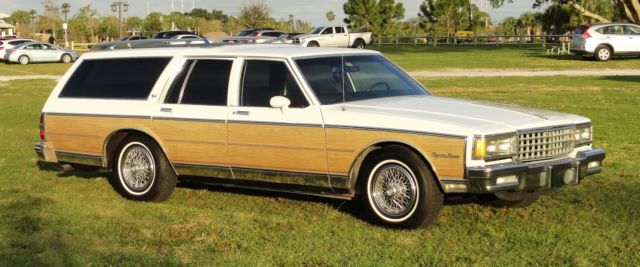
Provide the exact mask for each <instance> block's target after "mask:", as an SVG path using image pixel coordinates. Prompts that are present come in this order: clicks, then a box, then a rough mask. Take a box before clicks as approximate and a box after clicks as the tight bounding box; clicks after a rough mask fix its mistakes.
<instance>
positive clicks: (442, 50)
mask: <svg viewBox="0 0 640 267" xmlns="http://www.w3.org/2000/svg"><path fill="white" fill-rule="evenodd" d="M368 48H369V49H373V50H378V51H381V52H383V53H385V55H387V56H388V57H389V58H390V59H392V60H393V61H394V62H396V63H398V64H400V65H401V66H402V67H403V68H405V69H406V70H409V71H415V70H442V69H479V68H480V69H538V70H581V69H625V68H635V69H638V68H640V59H638V58H637V57H635V58H616V59H614V60H611V61H608V62H596V61H590V60H584V59H582V58H581V57H579V56H575V55H546V49H545V48H543V47H538V46H536V47H466V46H465V47H461V46H457V47H453V46H449V47H446V46H438V47H432V46H424V47H418V48H416V47H413V46H376V45H371V46H369V47H368ZM70 66H71V64H60V63H47V64H31V65H27V66H22V65H18V64H9V65H7V64H0V75H34V74H52V75H62V74H64V72H65V71H66V70H67V69H68V68H69V67H70Z"/></svg>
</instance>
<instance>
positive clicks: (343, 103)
mask: <svg viewBox="0 0 640 267" xmlns="http://www.w3.org/2000/svg"><path fill="white" fill-rule="evenodd" d="M340 59H341V60H340V61H341V64H340V67H341V68H342V73H341V74H340V76H342V111H347V105H346V104H345V103H346V102H347V101H346V93H345V88H344V87H345V86H344V83H345V81H344V76H345V75H346V74H345V72H344V55H342V56H340Z"/></svg>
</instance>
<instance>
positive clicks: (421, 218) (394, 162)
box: [361, 146, 444, 229]
mask: <svg viewBox="0 0 640 267" xmlns="http://www.w3.org/2000/svg"><path fill="white" fill-rule="evenodd" d="M364 167H365V168H364V169H363V173H362V174H363V175H361V178H362V179H363V180H362V181H366V183H363V184H362V185H361V186H362V187H363V188H362V189H364V190H362V191H364V192H362V195H363V196H362V200H363V205H364V206H365V207H366V208H367V209H368V210H369V213H370V214H371V216H372V217H373V218H374V219H375V221H376V222H377V223H379V224H382V225H385V226H389V227H394V228H406V229H415V228H419V227H422V226H426V225H429V224H431V223H433V222H434V221H435V219H436V217H437V215H438V213H439V212H440V209H441V208H442V203H443V199H444V196H443V193H442V192H441V191H440V189H439V188H438V185H437V184H436V182H435V179H434V177H433V175H432V174H431V171H430V170H429V168H428V167H427V165H426V164H425V163H424V161H422V159H421V158H420V157H419V156H417V155H416V154H415V153H414V152H413V151H411V150H409V149H407V148H405V147H402V146H389V147H387V148H383V149H382V150H381V151H378V152H375V154H374V155H372V157H371V158H370V159H368V160H367V162H366V163H365V166H364Z"/></svg>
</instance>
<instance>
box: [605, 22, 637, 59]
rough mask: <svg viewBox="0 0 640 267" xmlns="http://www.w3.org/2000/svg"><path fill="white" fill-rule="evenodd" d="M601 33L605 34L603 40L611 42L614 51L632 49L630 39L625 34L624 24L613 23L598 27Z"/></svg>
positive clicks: (621, 51) (628, 50) (616, 52)
mask: <svg viewBox="0 0 640 267" xmlns="http://www.w3.org/2000/svg"><path fill="white" fill-rule="evenodd" d="M598 32H599V33H602V34H603V38H601V42H603V43H607V44H610V45H611V46H613V53H614V54H618V53H627V52H630V51H631V48H630V47H629V39H628V37H627V36H625V34H624V26H622V25H611V26H607V27H603V28H601V29H598Z"/></svg>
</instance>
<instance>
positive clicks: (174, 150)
mask: <svg viewBox="0 0 640 267" xmlns="http://www.w3.org/2000/svg"><path fill="white" fill-rule="evenodd" d="M153 131H154V132H155V133H156V134H157V135H158V137H159V138H160V141H161V142H162V143H163V144H164V145H165V150H166V151H165V153H166V154H167V157H168V158H169V160H170V161H171V162H180V163H190V164H214V165H227V164H228V163H229V162H228V160H227V156H228V154H227V126H226V125H225V122H223V121H221V122H216V121H188V120H168V119H154V120H153Z"/></svg>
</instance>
